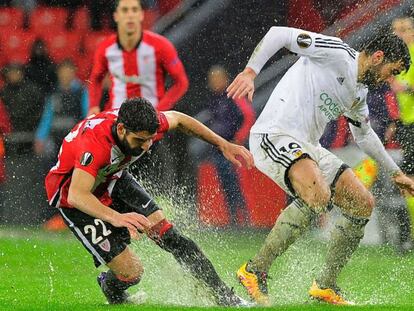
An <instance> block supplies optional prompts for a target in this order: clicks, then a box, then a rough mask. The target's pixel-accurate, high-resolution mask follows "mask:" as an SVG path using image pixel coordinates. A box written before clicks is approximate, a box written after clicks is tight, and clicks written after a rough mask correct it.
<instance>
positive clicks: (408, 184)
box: [393, 172, 414, 196]
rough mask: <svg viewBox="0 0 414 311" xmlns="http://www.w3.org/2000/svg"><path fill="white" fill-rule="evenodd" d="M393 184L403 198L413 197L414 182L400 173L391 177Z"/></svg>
mask: <svg viewBox="0 0 414 311" xmlns="http://www.w3.org/2000/svg"><path fill="white" fill-rule="evenodd" d="M393 180H394V182H395V184H396V185H397V186H398V188H400V191H401V194H402V195H404V196H414V181H413V180H412V179H411V178H409V177H408V176H407V175H405V174H404V173H403V172H400V173H398V174H396V175H394V176H393Z"/></svg>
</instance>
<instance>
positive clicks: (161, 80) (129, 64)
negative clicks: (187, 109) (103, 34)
mask: <svg viewBox="0 0 414 311" xmlns="http://www.w3.org/2000/svg"><path fill="white" fill-rule="evenodd" d="M143 19H144V12H143V10H142V7H141V3H140V1H139V0H118V1H116V8H115V12H114V20H115V22H116V24H117V28H118V33H117V34H116V35H112V36H110V37H108V38H107V39H106V40H104V41H103V42H102V43H101V44H100V45H99V46H98V48H97V51H96V53H95V57H94V62H93V68H92V72H91V75H90V79H89V80H90V86H89V94H90V97H89V102H90V104H89V105H90V109H89V114H94V113H98V112H99V111H100V108H99V101H100V99H101V93H102V80H103V79H104V77H105V75H106V74H107V73H109V75H110V77H111V81H112V88H111V90H110V99H109V102H108V103H107V106H106V108H107V109H113V108H119V107H120V105H121V104H122V102H123V101H124V100H125V99H126V98H131V97H136V96H141V97H144V98H146V99H147V100H149V101H150V102H151V104H152V105H153V106H154V107H155V108H156V109H157V110H158V111H165V110H169V109H171V108H172V107H173V106H174V105H175V103H176V102H177V101H178V100H179V99H180V98H181V97H182V96H183V95H184V94H185V92H186V91H187V89H188V78H187V75H186V73H185V69H184V66H183V64H182V63H181V60H180V59H179V58H178V54H177V51H176V49H175V47H174V46H173V45H172V43H171V42H170V41H168V39H167V38H165V37H163V36H161V35H158V34H155V33H153V32H150V31H147V30H145V31H144V30H143V29H142V21H143ZM167 74H168V75H169V76H170V77H171V78H172V80H173V81H172V85H171V87H170V88H169V89H168V90H166V89H165V76H166V75H167Z"/></svg>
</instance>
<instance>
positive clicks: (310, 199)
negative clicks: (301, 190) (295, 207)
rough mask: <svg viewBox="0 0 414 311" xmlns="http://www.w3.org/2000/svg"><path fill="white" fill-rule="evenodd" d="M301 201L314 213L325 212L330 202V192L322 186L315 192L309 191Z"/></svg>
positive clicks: (326, 187)
mask: <svg viewBox="0 0 414 311" xmlns="http://www.w3.org/2000/svg"><path fill="white" fill-rule="evenodd" d="M302 199H303V201H305V203H306V204H307V205H308V206H309V208H311V209H312V210H313V211H315V212H316V213H322V212H325V211H326V209H327V207H328V204H329V202H330V200H331V190H330V189H329V187H328V186H324V185H322V186H321V187H320V188H318V190H317V191H314V192H311V191H309V192H308V193H307V194H306V195H304V196H303V197H302Z"/></svg>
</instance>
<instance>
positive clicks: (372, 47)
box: [362, 31, 411, 70]
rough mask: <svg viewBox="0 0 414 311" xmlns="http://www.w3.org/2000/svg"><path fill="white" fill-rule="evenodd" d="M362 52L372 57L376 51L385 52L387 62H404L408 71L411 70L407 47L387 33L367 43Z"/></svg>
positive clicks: (393, 35) (396, 37) (394, 36)
mask: <svg viewBox="0 0 414 311" xmlns="http://www.w3.org/2000/svg"><path fill="white" fill-rule="evenodd" d="M362 50H363V51H365V52H366V53H368V54H369V55H372V54H373V53H375V52H376V51H383V52H384V60H385V62H397V61H402V62H403V64H404V67H405V69H406V70H408V68H410V63H411V59H410V52H409V51H408V47H407V45H406V44H405V43H404V41H403V40H401V39H400V38H399V37H398V36H396V35H395V34H393V33H391V32H389V31H385V32H383V33H382V34H381V35H379V36H377V37H375V38H374V39H373V40H371V41H369V42H368V43H366V44H365V45H364V46H363V47H362Z"/></svg>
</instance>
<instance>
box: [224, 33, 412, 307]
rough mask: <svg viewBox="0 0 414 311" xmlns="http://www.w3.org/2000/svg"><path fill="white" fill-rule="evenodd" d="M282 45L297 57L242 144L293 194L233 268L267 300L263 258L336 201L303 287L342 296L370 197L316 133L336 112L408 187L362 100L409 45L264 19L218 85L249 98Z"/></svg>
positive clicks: (399, 66) (339, 299)
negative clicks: (241, 62) (323, 249)
mask: <svg viewBox="0 0 414 311" xmlns="http://www.w3.org/2000/svg"><path fill="white" fill-rule="evenodd" d="M283 47H285V48H287V49H288V50H290V51H292V52H294V53H296V54H298V55H299V56H300V58H299V59H298V60H297V61H296V63H295V64H294V65H293V66H292V67H291V68H290V69H289V70H288V71H287V72H286V74H285V75H284V76H283V78H282V79H281V80H280V82H279V83H278V84H277V86H276V87H275V89H274V90H273V93H272V94H271V96H270V98H269V100H268V101H267V103H266V106H265V108H264V110H263V111H262V113H261V115H260V117H259V118H258V120H257V121H256V123H255V125H254V126H253V127H252V129H251V132H250V149H251V152H252V153H253V155H254V161H255V165H256V167H257V168H258V169H259V170H261V171H262V172H263V173H264V174H266V175H267V176H269V177H270V178H271V179H272V180H273V181H275V182H276V183H277V184H278V185H279V186H280V187H282V188H283V189H284V190H285V191H286V192H287V193H288V194H289V195H291V196H292V197H293V198H294V200H293V201H292V203H291V204H290V205H289V206H287V207H286V209H285V210H284V211H283V212H282V214H281V215H280V216H279V218H278V219H277V221H276V224H275V226H274V227H273V229H272V230H271V232H270V233H269V235H268V237H267V238H266V241H265V242H264V244H263V246H262V248H261V249H260V250H259V252H258V253H257V254H256V256H255V257H254V258H253V259H251V260H250V261H249V262H247V263H245V264H243V265H242V266H241V267H240V269H239V270H238V271H237V276H238V278H239V280H240V281H241V284H242V285H243V286H244V287H245V288H246V289H247V291H248V293H249V295H250V296H251V298H252V299H253V300H255V301H257V302H258V303H260V304H264V305H267V304H269V303H270V302H269V296H268V291H267V283H266V278H267V272H268V271H269V269H270V266H271V265H272V262H273V261H274V260H275V259H276V258H277V257H278V256H280V255H281V254H282V253H283V252H284V251H285V250H286V249H287V248H288V247H289V246H290V245H291V244H292V243H293V242H294V241H295V240H296V239H297V238H298V237H299V236H300V235H301V234H302V233H303V232H304V231H305V230H306V229H307V228H308V227H309V226H310V223H311V220H312V218H313V217H315V216H316V215H318V214H320V213H323V212H326V211H327V210H330V209H331V207H332V206H333V205H336V206H338V208H339V209H340V211H341V217H340V219H338V221H337V223H336V224H335V228H334V229H333V232H332V236H331V242H330V246H329V248H328V253H327V258H326V261H325V263H324V265H323V267H322V269H321V273H320V275H319V276H318V277H317V278H316V280H315V281H314V282H313V284H312V286H311V288H310V290H309V294H310V296H311V297H313V298H316V299H319V300H323V301H326V302H328V303H333V304H349V302H348V301H347V300H346V299H345V298H344V297H343V296H342V295H341V293H340V291H339V288H338V287H337V284H336V281H337V277H338V275H339V273H340V271H341V270H342V268H343V267H344V266H345V264H346V263H347V262H348V260H349V258H350V257H351V255H352V253H353V252H354V251H355V250H356V248H357V247H358V244H359V242H360V240H361V238H362V237H363V235H364V227H365V225H366V223H367V222H368V220H369V217H370V215H371V213H372V210H373V208H374V198H373V196H372V195H371V193H370V192H369V191H368V190H367V189H366V188H365V187H364V186H363V185H362V183H361V182H360V181H359V180H358V178H357V177H356V176H355V175H354V173H353V171H352V170H351V169H350V168H349V167H348V166H347V165H346V164H344V163H343V162H342V161H341V160H340V159H339V158H337V157H336V156H335V155H333V154H332V153H330V152H329V151H328V150H326V149H324V148H322V147H321V146H320V144H319V139H320V137H321V135H322V133H323V132H324V129H325V126H326V124H327V123H328V122H329V121H330V120H334V119H337V118H338V117H339V116H340V115H345V116H346V117H347V119H348V121H349V124H350V128H351V131H352V134H353V136H354V138H355V141H356V143H357V144H358V146H359V147H360V148H361V149H362V150H363V151H365V152H366V153H367V154H368V155H370V156H371V157H372V158H374V159H375V160H377V161H378V163H381V164H382V165H384V167H385V168H386V169H387V170H388V172H389V174H390V176H391V178H392V179H393V180H394V182H395V183H396V184H397V186H398V187H399V188H400V189H401V191H402V193H403V194H411V195H413V194H414V182H413V181H412V180H411V179H409V178H408V177H407V176H406V175H405V174H404V173H403V172H402V171H401V170H400V169H399V167H398V166H397V165H396V164H395V163H394V161H393V160H392V159H391V157H390V156H389V155H388V154H387V152H386V151H385V149H384V147H383V145H382V144H381V141H380V140H379V139H378V137H377V135H376V134H375V133H374V131H373V130H372V128H371V126H370V123H369V116H368V107H367V104H366V95H367V92H368V87H370V86H372V85H375V84H377V83H379V82H382V81H385V80H386V79H387V78H389V77H390V76H392V75H396V74H398V73H399V72H401V71H403V70H406V69H407V68H408V67H409V64H410V57H409V53H408V50H407V48H406V46H405V45H404V43H403V42H402V41H401V40H400V39H399V38H398V37H396V36H394V35H392V34H386V35H384V34H382V35H381V37H378V38H376V39H375V40H372V41H370V42H367V44H366V45H365V46H364V47H363V49H362V51H361V52H357V51H355V50H354V49H352V48H351V47H349V46H348V45H347V44H345V43H344V42H342V40H341V39H339V38H336V37H329V36H325V35H322V34H317V33H312V32H309V31H304V30H300V29H295V28H287V27H272V28H270V30H269V31H268V33H267V34H266V35H265V37H264V38H263V39H262V41H261V42H260V43H259V44H258V46H257V47H256V49H255V51H254V52H253V54H252V56H251V58H250V60H249V62H248V64H247V66H246V68H245V69H244V70H243V72H241V73H240V74H239V75H238V76H237V77H236V78H235V80H234V81H233V82H232V84H231V85H230V86H229V87H228V89H227V91H228V96H231V97H233V98H238V97H243V96H246V95H247V96H248V97H249V99H250V100H252V98H253V93H254V79H255V77H256V75H257V74H259V72H260V70H261V69H262V67H263V66H264V64H265V63H266V62H267V61H268V59H269V58H270V57H271V56H273V55H274V54H275V53H276V52H277V51H279V50H280V49H282V48H283Z"/></svg>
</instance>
